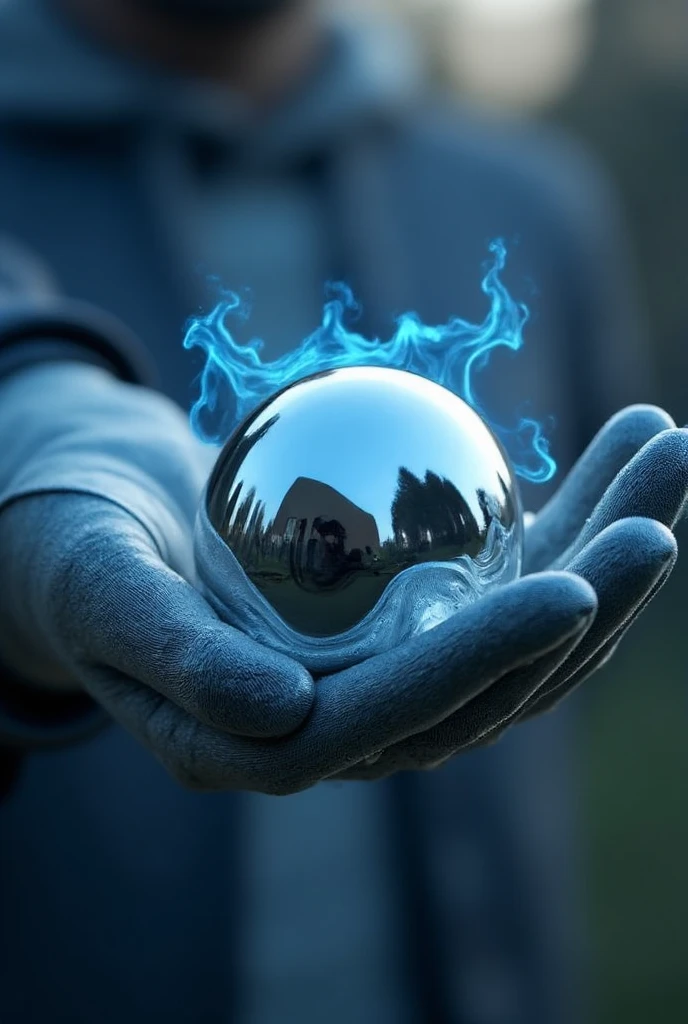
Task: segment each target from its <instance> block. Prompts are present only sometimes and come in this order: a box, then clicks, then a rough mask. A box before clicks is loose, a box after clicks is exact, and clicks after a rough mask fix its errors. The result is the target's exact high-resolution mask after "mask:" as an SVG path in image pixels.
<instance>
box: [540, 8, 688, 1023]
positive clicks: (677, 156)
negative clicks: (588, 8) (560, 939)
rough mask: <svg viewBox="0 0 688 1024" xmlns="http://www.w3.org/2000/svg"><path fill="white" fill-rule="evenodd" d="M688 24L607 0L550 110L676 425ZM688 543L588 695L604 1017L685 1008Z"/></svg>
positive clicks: (687, 207)
mask: <svg viewBox="0 0 688 1024" xmlns="http://www.w3.org/2000/svg"><path fill="white" fill-rule="evenodd" d="M631 18H633V19H635V31H631V24H630V20H629V19H631ZM643 19H644V20H643ZM648 19H650V20H648ZM662 19H665V21H664V23H662ZM672 19H674V21H673V22H672ZM643 24H645V25H646V27H647V31H648V32H650V31H652V32H653V33H654V37H655V38H654V42H653V44H652V45H653V46H654V53H653V54H652V53H648V52H645V54H644V55H643V54H641V53H640V49H642V47H643V45H644V44H643V32H642V26H643ZM682 26H683V27H682ZM685 28H686V20H685V12H684V11H683V10H682V9H681V8H680V5H679V4H676V3H674V2H673V0H671V2H669V3H657V0H600V2H599V4H598V32H597V38H596V44H595V48H594V52H593V53H592V55H591V59H590V61H589V64H588V66H587V68H586V69H585V72H584V74H583V76H582V77H581V79H580V81H579V82H578V85H577V86H576V88H575V90H574V91H573V92H572V93H571V94H570V95H569V96H568V97H566V98H565V99H564V100H563V101H562V102H560V103H559V104H558V105H557V107H556V108H555V109H554V110H552V111H551V112H550V115H551V116H552V117H553V118H554V119H556V121H557V122H558V123H559V124H563V125H564V126H565V127H569V128H570V129H572V130H573V131H574V132H575V133H576V134H577V135H578V136H579V137H580V138H582V139H583V141H586V142H587V143H588V145H589V146H590V148H591V149H592V151H593V152H594V153H595V154H596V155H597V157H598V158H599V159H600V160H601V161H602V162H603V164H605V165H606V168H607V170H608V171H609V172H610V174H611V176H612V178H613V180H614V181H615V182H616V184H617V186H618V188H619V190H620V193H621V199H622V201H623V204H624V207H625V212H626V215H627V218H628V223H629V227H630V230H631V239H632V242H633V244H634V247H635V256H636V258H637V263H638V266H639V270H640V281H641V286H642V287H643V288H644V293H645V294H644V298H645V300H646V303H647V310H648V314H649V316H648V320H649V324H650V330H651V339H652V344H653V346H654V352H655V355H656V357H657V368H658V371H659V384H660V390H659V395H658V398H659V400H660V401H661V402H662V404H664V405H666V407H667V408H668V409H669V410H670V411H671V413H672V415H673V416H674V417H675V418H676V419H677V421H678V422H679V423H680V424H683V423H686V422H688V302H687V301H686V289H687V285H688V248H687V247H686V234H687V232H688V188H687V187H686V186H687V184H688V39H686V38H685ZM682 31H683V32H684V36H683V37H682V38H684V39H685V45H686V54H687V60H686V66H685V68H684V73H683V75H681V71H680V66H679V65H677V64H676V63H675V53H674V64H673V65H672V67H671V68H669V67H668V66H667V64H663V62H662V59H661V40H662V39H664V40H665V41H666V45H667V46H673V43H672V42H671V40H672V34H673V36H674V38H675V39H678V37H677V36H676V33H679V32H682ZM667 60H668V58H667ZM679 546H680V547H682V550H683V557H682V558H680V560H679V566H678V568H677V570H676V572H675V574H674V576H673V577H672V579H671V580H670V582H669V584H668V585H667V587H666V588H665V589H664V591H662V593H661V594H660V596H659V598H658V600H657V602H656V603H655V604H654V605H653V606H651V608H650V609H649V611H648V612H647V613H646V615H645V616H644V619H643V620H641V622H639V623H638V624H637V627H636V628H635V630H634V631H633V632H632V633H631V634H630V635H629V636H628V638H627V639H626V640H625V641H624V643H623V644H622V646H621V648H620V650H619V651H618V653H617V656H616V658H615V659H614V660H613V661H612V663H611V664H610V666H609V667H608V669H607V670H605V672H604V674H603V675H602V676H601V677H600V680H599V682H596V683H594V684H593V686H595V687H596V689H595V691H594V692H592V693H591V694H590V699H589V703H588V705H587V711H586V722H587V725H586V729H585V734H584V736H583V747H582V749H581V752H580V754H581V768H582V772H583V777H584V780H585V813H586V816H587V824H588V834H587V836H586V841H587V849H588V854H589V866H590V884H591V892H590V901H589V906H590V910H591V914H592V921H591V923H592V926H593V927H592V941H593V949H592V950H591V953H592V965H593V970H594V972H595V980H596V984H597V990H598V996H599V1007H600V1013H599V1017H598V1022H597V1024H619V1022H623V1024H648V1022H655V1021H657V1022H661V1024H674V1022H678V1021H683V1020H687V1019H688V929H686V921H688V628H686V627H687V625H688V523H686V524H683V525H682V527H681V529H680V531H679Z"/></svg>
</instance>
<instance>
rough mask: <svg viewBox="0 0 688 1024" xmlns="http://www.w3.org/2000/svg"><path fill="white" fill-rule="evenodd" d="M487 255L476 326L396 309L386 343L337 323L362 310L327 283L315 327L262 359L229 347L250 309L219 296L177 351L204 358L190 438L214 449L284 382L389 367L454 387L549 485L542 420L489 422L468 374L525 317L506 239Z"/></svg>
mask: <svg viewBox="0 0 688 1024" xmlns="http://www.w3.org/2000/svg"><path fill="white" fill-rule="evenodd" d="M489 251H490V253H491V260H490V263H489V266H488V268H487V270H486V273H485V276H484V278H483V280H482V285H481V287H482V291H483V292H484V294H485V295H486V296H487V298H488V300H489V311H488V314H487V316H486V318H485V320H484V321H483V322H482V323H481V324H471V323H469V322H468V321H466V320H461V319H459V318H458V317H454V318H452V319H451V320H449V321H448V323H446V324H443V325H441V326H429V325H428V324H424V323H422V322H421V320H420V318H419V317H418V316H417V314H415V313H404V314H403V315H401V316H399V317H398V318H397V320H396V329H395V331H394V334H393V335H392V337H391V338H390V339H389V341H385V342H382V341H380V340H379V339H369V338H365V337H363V335H361V334H358V333H356V332H355V331H352V330H350V329H349V328H348V327H347V326H346V323H345V321H347V320H349V321H351V320H354V319H355V318H356V317H357V315H358V314H359V313H360V309H359V307H358V304H357V302H356V300H355V298H354V296H353V294H352V292H351V289H350V288H349V287H348V286H347V285H346V284H341V283H338V284H330V285H328V287H327V300H326V302H325V305H324V309H323V318H322V323H321V324H320V326H319V327H318V328H317V329H316V330H315V331H313V333H312V334H310V335H309V336H308V337H307V338H305V339H304V340H303V341H302V342H301V344H300V345H299V346H298V347H297V348H295V349H293V350H292V351H291V352H288V353H287V354H286V355H283V356H281V357H280V358H278V359H275V360H273V361H272V362H266V361H263V359H262V356H261V353H262V350H263V347H264V344H263V342H262V341H261V340H258V339H255V340H253V341H250V342H248V343H246V344H239V343H238V342H237V341H235V339H234V337H233V336H232V332H231V329H230V323H231V321H232V319H236V318H240V319H245V318H246V317H247V315H248V304H247V303H246V301H245V300H244V299H242V298H241V297H240V296H239V295H238V294H236V293H235V292H229V291H222V292H221V294H220V301H219V302H218V304H217V305H216V306H215V308H214V309H213V311H212V312H211V313H209V314H207V315H201V316H195V317H192V318H191V319H190V320H189V322H188V323H187V325H186V333H185V337H184V348H186V349H188V350H190V349H194V348H200V349H201V350H202V351H203V352H204V354H205V364H204V367H203V370H202V371H201V374H200V394H199V397H198V399H197V400H196V402H195V403H194V405H193V407H192V409H191V414H190V415H191V425H192V428H193V430H194V432H195V433H196V434H197V436H198V437H199V438H201V440H203V441H205V442H206V443H209V444H222V443H224V441H226V440H227V438H228V437H229V435H230V434H231V432H232V430H233V429H234V427H236V426H237V424H238V423H239V422H241V420H242V419H243V418H244V417H245V416H246V415H248V413H250V412H251V411H252V410H253V409H255V408H256V406H258V405H259V404H260V403H261V402H263V401H264V400H265V399H267V398H270V397H271V396H272V395H274V394H276V393H277V392H278V391H280V390H281V389H282V388H284V387H286V386H287V385H289V384H293V383H295V382H296V381H298V380H302V379H303V378H304V377H307V376H309V375H311V374H313V373H318V372H321V371H324V370H334V369H338V368H340V367H344V366H389V367H394V368H396V369H400V370H408V371H410V372H412V373H417V374H420V375H421V376H423V377H426V378H428V379H429V380H433V381H435V382H436V383H438V384H441V385H443V386H444V387H446V388H447V389H448V390H450V391H453V392H454V393H455V394H456V395H458V396H459V397H460V398H462V399H463V400H464V401H465V402H467V403H468V404H469V405H470V406H472V408H474V409H475V410H476V412H478V413H479V414H480V415H481V416H482V418H483V419H484V420H485V421H486V422H487V423H489V425H490V427H491V428H492V430H493V432H494V433H495V434H496V436H497V437H498V438H499V439H500V440H501V442H502V443H503V444H504V447H505V448H506V450H507V451H508V452H509V455H510V457H511V460H512V463H513V466H514V469H515V472H516V473H517V474H518V475H519V476H520V477H522V478H523V479H525V480H528V481H530V482H531V483H546V482H547V481H549V480H551V479H552V477H553V476H554V474H555V473H556V462H555V461H554V459H553V458H552V456H551V454H550V448H549V441H548V439H547V437H546V436H545V433H544V430H543V426H542V424H541V423H540V422H539V421H538V420H536V419H532V418H528V417H521V418H520V419H518V421H517V422H516V423H515V425H513V426H511V427H508V426H504V425H501V424H498V423H494V422H493V421H492V419H491V418H490V416H489V415H488V413H487V411H486V410H485V409H483V408H482V406H481V403H480V401H479V399H478V396H477V393H476V389H475V378H476V375H477V374H478V373H479V372H480V371H481V370H484V369H485V367H486V366H487V365H488V363H489V360H490V357H491V355H492V353H493V352H494V351H495V350H496V349H500V348H507V349H511V350H512V351H518V350H519V349H520V348H522V346H523V332H524V328H525V326H526V324H527V322H528V319H529V311H528V308H527V306H525V305H523V304H522V303H518V302H516V301H514V300H513V299H512V298H511V296H510V294H509V292H508V291H507V289H506V287H505V286H504V284H503V282H502V280H501V276H500V275H501V272H502V271H503V270H504V267H505V266H506V258H507V250H506V246H505V244H504V242H503V241H501V240H496V241H494V242H492V243H491V244H490V247H489Z"/></svg>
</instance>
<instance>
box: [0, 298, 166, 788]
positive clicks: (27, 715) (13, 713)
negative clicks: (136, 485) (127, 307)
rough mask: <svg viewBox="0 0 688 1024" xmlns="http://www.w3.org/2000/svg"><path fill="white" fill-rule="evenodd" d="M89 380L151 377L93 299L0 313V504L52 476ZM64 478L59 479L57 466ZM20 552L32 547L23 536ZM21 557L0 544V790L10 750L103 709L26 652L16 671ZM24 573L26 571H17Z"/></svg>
mask: <svg viewBox="0 0 688 1024" xmlns="http://www.w3.org/2000/svg"><path fill="white" fill-rule="evenodd" d="M95 379H98V380H99V382H100V384H101V387H103V388H106V389H107V388H110V387H124V386H125V385H123V384H118V383H117V382H118V379H119V380H120V381H130V382H132V383H133V382H135V381H141V382H150V381H151V380H152V377H151V376H150V374H149V373H148V369H147V359H146V357H145V353H143V350H139V349H137V346H136V343H135V341H134V340H133V339H132V338H131V336H130V335H129V334H128V332H127V331H126V329H125V328H123V327H122V326H121V325H119V324H118V322H117V321H116V320H114V319H112V318H110V317H109V316H107V315H106V314H101V313H100V312H99V311H98V310H94V309H92V308H91V307H87V306H83V305H81V304H74V303H69V302H63V301H61V300H56V301H54V302H51V303H50V304H46V303H44V304H41V305H40V306H35V305H22V304H20V303H16V304H13V305H12V307H11V308H4V309H2V311H0V502H2V505H3V506H7V505H9V504H11V503H12V501H13V500H16V499H17V498H19V497H20V496H21V495H25V494H28V493H31V491H32V489H33V490H39V491H40V490H41V489H43V490H44V489H45V488H46V487H50V486H51V484H57V483H58V476H57V465H55V466H54V467H53V466H52V465H51V460H50V455H51V447H52V449H55V448H56V446H57V447H58V448H59V445H60V444H62V445H64V444H65V443H66V442H68V440H69V437H70V434H71V436H72V437H74V431H75V430H76V429H77V427H78V421H79V416H78V415H77V408H78V405H79V402H77V401H76V400H75V399H76V397H77V395H78V394H79V392H81V393H82V394H86V393H87V382H88V381H93V380H95ZM67 381H69V386H66V382H67ZM82 419H83V416H82ZM62 464H63V466H64V457H63V458H62ZM82 472H85V467H84V469H83V470H82ZM62 482H63V484H64V483H66V477H65V476H64V473H63V475H62ZM58 489H59V488H58ZM29 540H30V538H29ZM13 548H14V545H13ZM25 550H30V544H27V547H26V549H25ZM23 555H24V551H22V550H11V551H5V552H2V551H0V567H1V568H2V592H3V604H4V609H0V667H1V668H2V682H1V683H0V748H2V751H3V752H2V755H1V756H2V762H3V763H2V771H1V772H0V774H2V779H3V780H4V781H0V789H1V788H3V786H6V785H8V784H9V780H10V778H11V776H12V775H13V774H14V772H15V767H16V765H15V762H16V756H15V755H16V752H20V751H21V750H22V749H27V748H31V747H45V746H53V745H55V744H60V743H65V742H71V741H72V740H74V739H77V738H79V737H83V736H86V735H89V734H90V733H91V732H92V731H93V730H94V729H95V728H97V727H98V726H99V725H100V724H102V722H103V720H104V716H103V715H102V713H101V712H100V710H99V709H97V708H96V706H95V705H94V704H93V703H92V702H91V701H90V700H89V699H88V698H87V697H85V696H84V695H83V694H81V693H80V692H79V691H78V690H77V688H76V687H75V685H74V684H73V683H71V684H70V683H69V681H67V680H64V681H63V682H64V684H65V685H66V689H63V691H62V692H59V691H58V692H53V693H51V692H50V691H49V690H46V689H44V688H39V687H36V686H34V684H33V678H32V677H33V676H34V673H33V672H32V666H31V665H30V659H27V661H26V663H25V665H26V672H24V671H22V668H23V667H24V666H23V665H22V662H21V658H20V659H19V664H17V654H16V649H15V650H13V658H12V665H11V667H10V665H9V664H8V659H7V655H8V651H9V647H10V646H11V645H10V643H9V638H10V637H12V639H13V642H14V641H17V642H19V646H20V647H21V646H22V643H24V646H25V642H24V641H23V640H22V639H21V638H20V637H19V636H18V634H17V631H16V615H15V612H16V611H17V609H18V607H19V605H20V604H21V602H22V600H23V597H24V595H22V594H21V593H20V590H21V585H22V584H21V580H20V577H21V575H22V574H21V573H20V572H19V570H18V566H17V564H16V562H17V559H21V558H22V557H23ZM29 576H30V573H28V572H25V573H24V575H23V578H24V579H28V578H29ZM12 751H14V752H15V754H13V753H12Z"/></svg>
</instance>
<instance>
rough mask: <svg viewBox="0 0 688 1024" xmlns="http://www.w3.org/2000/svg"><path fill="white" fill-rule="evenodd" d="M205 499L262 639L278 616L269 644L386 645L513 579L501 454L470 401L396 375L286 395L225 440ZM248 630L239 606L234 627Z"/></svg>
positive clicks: (510, 518)
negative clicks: (242, 579) (241, 577)
mask: <svg viewBox="0 0 688 1024" xmlns="http://www.w3.org/2000/svg"><path fill="white" fill-rule="evenodd" d="M206 500H207V512H208V518H209V520H210V523H211V525H212V527H213V528H214V529H215V530H216V531H217V533H218V535H219V536H220V537H221V538H222V540H223V541H224V543H225V544H226V545H227V548H228V549H229V551H230V552H231V553H232V555H233V556H234V559H232V558H231V556H230V555H229V553H228V564H227V572H236V571H237V567H236V563H238V566H240V567H241V570H243V573H245V575H246V576H247V577H248V579H249V580H250V581H251V583H252V584H253V587H251V588H250V590H249V591H248V592H247V593H248V594H249V595H250V596H249V601H250V602H251V603H254V602H255V604H256V614H257V618H258V619H259V620H260V621H261V627H260V630H259V632H261V637H260V639H262V640H265V639H266V635H265V630H266V629H269V627H268V623H269V620H270V619H271V618H272V628H273V629H274V630H275V631H276V634H280V635H281V637H282V642H279V638H278V637H277V635H276V641H277V642H276V646H284V642H283V641H284V637H285V636H286V635H287V633H288V632H289V631H294V632H295V633H297V634H299V635H300V637H301V638H311V641H312V643H316V644H317V643H320V644H327V645H329V646H330V647H332V648H333V649H334V648H335V647H336V646H337V645H341V644H347V643H358V642H360V641H361V640H362V639H364V638H365V637H366V636H367V637H368V639H370V638H372V637H377V640H376V641H375V643H374V644H373V647H374V648H375V649H380V648H383V647H385V646H390V645H391V644H392V643H394V642H398V641H399V640H401V639H404V638H406V637H408V636H410V635H412V634H413V633H417V632H421V631H423V630H425V629H428V628H430V627H432V626H433V625H436V624H437V623H439V622H441V621H443V620H444V619H446V618H447V617H448V616H449V615H451V614H453V613H454V612H456V611H457V610H459V609H460V608H461V607H463V606H465V605H466V604H467V603H469V602H470V601H473V600H476V599H477V598H478V597H479V596H480V595H481V594H482V593H484V591H485V589H486V588H487V587H490V586H494V585H497V584H502V583H505V582H508V581H510V580H512V579H514V578H515V577H516V576H517V575H518V573H519V571H520V562H521V546H522V523H521V519H522V516H521V509H520V502H519V497H518V491H517V487H516V483H515V480H514V476H513V473H512V471H511V468H510V466H509V463H508V460H507V458H506V456H505V454H504V452H503V450H502V448H501V447H500V445H499V444H498V442H497V441H496V440H495V438H494V436H493V435H492V433H491V432H490V430H489V429H488V427H487V426H486V425H485V423H484V422H483V421H482V420H481V419H480V417H479V416H478V415H477V413H475V412H474V411H473V410H472V409H471V408H470V407H469V406H468V405H466V403H465V402H463V401H462V400H461V399H459V398H458V397H456V396H455V395H453V394H452V393H451V392H449V391H447V390H446V389H445V388H443V387H440V386H439V385H437V384H434V383H432V382H430V381H428V380H426V379H424V378H422V377H420V376H417V375H415V374H411V373H407V372H405V371H401V370H394V369H388V368H383V367H351V368H346V369H338V370H333V371H328V372H325V373H321V374H316V375H314V376H312V377H308V378H306V379H304V380H302V381H299V382H298V383H296V384H293V385H291V386H290V387H288V388H286V389H285V390H284V391H282V392H281V393H280V394H278V395H277V396H275V397H274V398H272V399H270V400H269V401H267V402H266V403H264V404H263V405H262V406H261V407H260V408H259V409H257V410H256V411H255V412H254V413H253V414H252V415H251V416H250V417H249V418H248V419H247V420H246V421H245V422H244V423H243V424H242V425H241V427H239V428H238V430H237V431H236V432H235V433H234V435H233V436H232V438H230V440H229V441H228V442H227V444H226V445H225V447H224V449H223V451H222V453H221V455H220V457H219V459H218V461H217V464H216V467H215V470H214V472H213V475H212V477H211V480H210V483H209V486H208V490H207V499H206ZM234 560H236V561H234ZM261 595H262V598H261ZM275 613H276V614H275ZM248 621H254V622H255V621H256V616H255V615H249V616H245V615H243V614H242V612H241V610H239V609H238V610H237V622H236V624H237V625H239V626H242V625H243V626H246V623H247V622H248ZM249 632H253V633H256V629H249ZM364 646H365V644H364Z"/></svg>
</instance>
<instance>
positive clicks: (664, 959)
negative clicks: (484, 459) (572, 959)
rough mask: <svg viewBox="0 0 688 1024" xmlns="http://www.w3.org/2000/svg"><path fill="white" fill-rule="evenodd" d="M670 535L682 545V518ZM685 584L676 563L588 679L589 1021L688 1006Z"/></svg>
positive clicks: (680, 1016) (674, 1012) (584, 754)
mask: <svg viewBox="0 0 688 1024" xmlns="http://www.w3.org/2000/svg"><path fill="white" fill-rule="evenodd" d="M680 539H682V540H683V541H684V542H685V545H686V547H688V529H687V528H686V527H685V526H684V527H683V528H682V530H681V538H680ZM687 591H688V573H686V572H685V568H684V571H683V572H682V573H680V574H679V573H678V572H677V574H676V576H675V577H674V578H673V579H672V580H670V582H669V583H668V584H667V586H666V587H665V589H664V591H663V592H662V594H661V596H660V599H659V600H658V601H657V602H656V603H655V605H654V606H652V607H651V608H650V609H649V610H648V611H647V612H646V614H645V620H644V621H641V622H639V623H638V624H637V626H636V628H635V630H634V631H633V632H631V633H630V634H629V636H628V637H627V638H626V640H625V641H624V642H623V643H622V645H621V647H620V649H619V651H618V652H617V654H616V657H615V658H614V659H613V661H612V662H611V663H610V665H609V667H608V668H607V669H606V670H604V671H603V673H601V674H600V676H599V677H598V678H597V679H596V680H595V681H593V682H592V683H591V684H589V685H590V686H591V690H592V691H593V692H590V693H589V694H588V695H587V696H588V702H587V706H586V710H585V715H584V721H585V725H584V729H583V735H582V745H581V749H580V769H581V775H582V778H583V790H584V800H583V806H584V816H585V820H586V824H587V835H586V836H585V841H586V849H587V855H588V869H589V884H590V891H589V893H588V896H589V900H588V908H589V911H588V912H589V914H590V922H589V923H590V937H591V941H592V948H591V949H590V959H591V966H592V971H593V975H594V978H593V980H594V984H595V988H596V996H597V1000H596V1003H597V1005H598V1008H599V1016H598V1018H597V1024H621V1022H623V1024H649V1022H655V1021H657V1022H658V1024H660V1022H661V1024H674V1022H679V1021H683V1020H685V1019H686V1016H687V1009H688V932H687V931H686V920H688V799H686V794H687V789H688V685H686V672H685V666H686V663H687V661H688V638H687V637H686V630H685V625H683V622H685V613H684V611H683V609H685V608H686V604H687V601H686V592H687ZM586 1024H587V1022H586Z"/></svg>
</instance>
